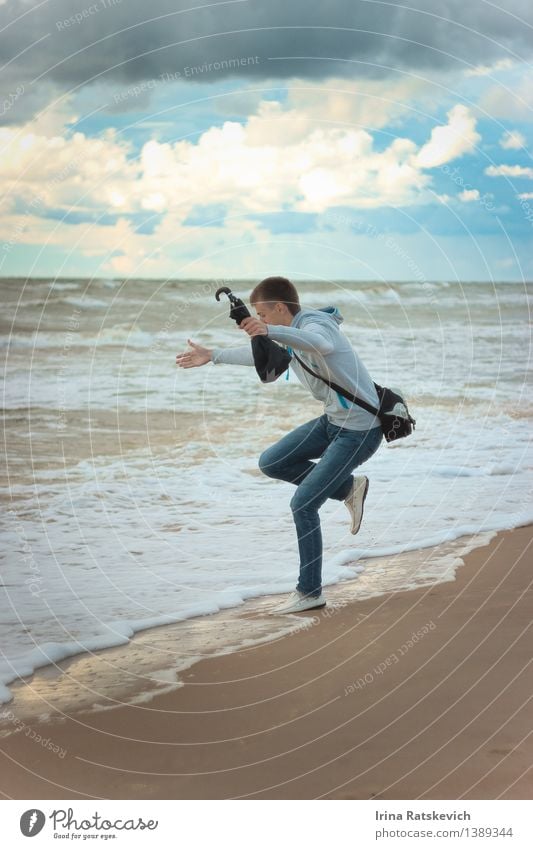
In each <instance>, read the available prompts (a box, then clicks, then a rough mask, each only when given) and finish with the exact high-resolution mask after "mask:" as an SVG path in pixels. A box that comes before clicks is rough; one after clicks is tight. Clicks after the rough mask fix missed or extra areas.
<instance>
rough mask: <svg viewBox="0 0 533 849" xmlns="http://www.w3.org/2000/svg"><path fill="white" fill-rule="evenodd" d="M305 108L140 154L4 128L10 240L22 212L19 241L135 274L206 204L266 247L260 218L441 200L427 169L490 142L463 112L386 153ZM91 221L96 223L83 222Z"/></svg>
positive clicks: (0, 164) (1, 165)
mask: <svg viewBox="0 0 533 849" xmlns="http://www.w3.org/2000/svg"><path fill="white" fill-rule="evenodd" d="M296 99H297V98H296ZM334 105H335V104H333V106H334ZM300 106H301V108H296V107H295V106H294V104H291V103H289V104H285V105H282V104H280V103H278V102H275V101H263V102H261V103H260V104H259V106H258V108H257V110H256V112H255V114H253V115H251V116H250V117H249V118H248V120H247V121H246V123H244V124H241V123H238V122H235V121H226V122H224V123H223V125H222V126H220V127H219V126H213V127H211V128H210V129H208V130H206V131H205V132H204V133H203V134H202V135H201V136H200V137H199V139H198V141H197V142H195V143H194V142H189V141H178V142H176V143H173V144H171V143H161V142H159V141H156V140H151V141H148V142H147V143H145V144H144V146H143V147H142V150H141V152H140V155H135V154H134V152H133V150H132V148H131V146H130V145H129V144H128V143H127V142H125V141H124V140H122V139H121V138H120V137H119V136H118V135H117V134H116V132H115V131H114V130H113V129H108V130H106V131H105V132H104V133H102V134H101V136H100V137H98V138H89V137H87V136H85V135H84V134H83V133H80V132H77V133H74V134H73V135H72V136H68V135H67V134H66V133H60V132H58V130H57V128H55V129H53V130H50V131H49V132H48V133H47V132H45V131H44V129H43V128H42V127H40V126H38V125H35V124H31V123H29V124H27V125H25V126H22V127H10V128H2V129H0V146H1V147H2V148H3V152H4V155H3V157H2V158H1V159H0V177H1V178H2V181H3V184H4V188H5V194H4V198H5V201H4V204H3V207H2V208H1V210H0V216H1V217H2V221H1V222H0V223H1V224H2V226H3V229H4V232H5V231H6V230H7V231H8V232H9V231H10V230H11V231H13V229H14V226H15V222H16V221H17V219H20V217H21V215H22V216H23V217H24V218H25V227H24V228H23V229H22V230H19V232H18V236H17V238H18V240H19V241H20V242H25V243H28V244H30V243H31V244H35V243H40V242H41V241H42V240H43V239H45V240H47V241H48V242H49V243H50V242H51V243H53V244H63V245H64V247H65V248H69V249H70V247H71V246H72V244H73V240H75V241H79V250H80V251H81V252H82V253H84V254H86V255H89V256H90V255H95V254H98V253H99V252H101V253H104V252H106V251H109V252H110V253H112V252H113V251H116V253H117V255H116V256H115V257H114V258H113V260H112V267H113V268H114V269H115V270H116V271H118V272H124V273H125V272H128V271H129V270H130V266H131V264H132V263H133V266H134V267H135V266H136V265H137V264H138V262H139V261H140V258H143V257H145V256H148V254H149V252H150V251H153V250H154V244H156V243H157V241H158V240H160V239H161V238H162V237H163V234H164V233H166V231H167V229H168V233H169V238H171V239H172V238H173V239H174V241H179V240H180V239H184V240H187V236H189V242H190V234H191V232H192V230H193V228H188V227H186V226H185V225H184V221H185V220H186V218H187V216H188V215H189V214H190V213H191V211H192V210H194V209H195V208H196V207H199V206H206V205H211V204H219V205H222V206H225V207H227V209H228V219H227V220H228V222H229V221H230V219H231V218H233V219H234V220H235V222H236V223H235V224H228V223H226V225H224V227H221V228H220V230H221V239H222V241H223V233H224V232H225V231H228V229H231V230H232V232H233V233H234V234H235V233H236V232H237V230H239V232H241V233H244V231H246V238H247V239H252V240H254V239H257V240H260V239H261V238H263V236H264V231H261V230H260V228H259V227H258V225H256V224H253V222H250V221H247V216H248V215H249V214H258V213H259V214H260V213H269V212H280V211H286V210H293V211H298V212H309V213H321V212H324V211H325V210H327V209H328V208H329V207H331V206H339V205H350V206H352V207H354V208H360V209H370V208H378V207H381V206H386V205H389V206H390V205H396V206H408V205H410V204H413V203H420V202H428V201H432V202H435V198H434V195H432V193H431V192H430V191H429V184H430V182H431V173H430V172H428V171H427V170H426V169H431V168H432V167H435V166H436V165H439V164H442V163H444V162H448V161H450V160H451V159H454V158H455V157H457V156H460V155H462V154H463V153H466V152H468V151H470V150H472V149H473V147H474V146H475V144H476V142H477V141H478V140H479V135H478V134H477V132H476V130H475V120H474V118H473V117H472V116H471V115H470V113H469V111H468V109H467V108H466V107H464V106H462V105H457V106H455V107H454V108H453V109H451V110H450V112H449V113H448V123H447V124H446V125H445V126H442V127H437V128H434V129H433V130H432V133H431V138H430V140H429V141H428V142H427V143H426V144H425V145H423V146H422V148H419V147H418V146H417V145H416V144H415V143H414V142H413V141H412V140H410V139H409V138H402V137H397V138H395V139H394V140H393V141H392V142H391V143H390V144H389V145H388V146H387V147H386V148H385V149H383V150H375V148H374V139H373V136H372V135H371V134H370V133H369V132H368V131H367V130H365V129H361V128H358V127H357V126H356V127H353V126H350V125H348V126H342V125H341V126H338V125H335V124H334V125H333V126H332V125H331V121H328V122H324V123H321V122H320V121H318V120H317V116H316V115H313V116H310V115H309V114H308V109H307V110H306V109H304V108H303V104H300ZM330 106H331V104H330ZM341 111H342V110H341ZM50 126H53V123H52V124H51V125H50ZM463 199H465V200H466V199H467V198H463ZM468 199H470V198H468ZM47 210H55V211H56V214H55V219H56V220H51V219H48V220H47V217H46V216H47ZM57 210H61V211H62V212H65V213H67V215H66V221H67V223H66V224H61V222H60V221H59V222H58V220H57ZM69 210H72V213H73V214H72V216H71V217H70V219H69V217H68V213H69ZM141 212H148V213H150V212H153V213H154V214H163V218H162V220H161V221H160V222H159V224H158V227H157V230H156V232H155V234H152V235H144V236H140V235H139V234H137V233H135V228H134V225H133V223H132V222H131V221H130V220H129V219H128V218H127V217H125V216H126V215H128V214H132V213H141ZM80 213H81V214H83V213H85V218H86V221H85V223H75V221H76V220H78V221H79V215H80ZM87 214H88V217H87ZM109 214H111V215H119V216H121V214H122V217H119V219H118V220H117V222H116V223H115V224H114V225H109V226H101V225H99V224H98V222H97V221H94V220H91V219H95V218H97V217H98V216H99V215H102V216H105V215H109ZM76 216H78V219H76ZM247 228H248V229H247ZM83 233H86V236H85V237H83ZM120 252H121V253H120Z"/></svg>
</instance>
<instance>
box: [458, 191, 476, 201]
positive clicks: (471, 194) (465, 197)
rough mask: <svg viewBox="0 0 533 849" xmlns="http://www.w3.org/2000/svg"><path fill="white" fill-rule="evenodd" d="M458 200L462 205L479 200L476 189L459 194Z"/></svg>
mask: <svg viewBox="0 0 533 849" xmlns="http://www.w3.org/2000/svg"><path fill="white" fill-rule="evenodd" d="M459 200H462V201H463V203H470V202H471V201H473V200H479V192H478V190H477V189H464V191H462V192H459Z"/></svg>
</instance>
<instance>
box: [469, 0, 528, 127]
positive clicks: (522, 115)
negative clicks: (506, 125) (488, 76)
mask: <svg viewBox="0 0 533 849" xmlns="http://www.w3.org/2000/svg"><path fill="white" fill-rule="evenodd" d="M532 8H533V4H532ZM513 77H515V78H514V79H513ZM516 77H517V75H516V74H512V75H511V79H510V80H509V81H507V85H505V86H504V85H495V86H491V87H490V88H489V89H488V90H487V91H485V92H484V93H483V94H482V96H481V97H480V99H479V108H480V110H482V111H484V112H485V113H486V114H487V115H490V116H491V117H492V118H504V119H506V120H511V121H528V122H529V121H531V118H532V116H533V73H532V71H531V69H530V68H522V69H520V78H516Z"/></svg>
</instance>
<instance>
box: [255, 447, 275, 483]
mask: <svg viewBox="0 0 533 849" xmlns="http://www.w3.org/2000/svg"><path fill="white" fill-rule="evenodd" d="M257 462H258V466H259V468H260V469H261V471H262V472H263V474H264V475H268V476H269V477H276V471H277V468H278V464H277V463H276V461H275V460H272V455H269V452H268V449H267V450H266V451H263V453H262V454H261V456H260V457H259V460H258V461H257Z"/></svg>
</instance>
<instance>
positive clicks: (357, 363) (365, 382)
mask: <svg viewBox="0 0 533 849" xmlns="http://www.w3.org/2000/svg"><path fill="white" fill-rule="evenodd" d="M343 321H344V319H343V316H342V315H341V314H340V312H339V310H338V309H337V307H323V308H321V309H301V310H300V311H299V312H298V313H296V315H295V316H293V319H292V322H291V324H290V326H289V327H285V326H284V325H282V324H268V325H267V328H268V336H269V337H270V339H273V340H274V342H279V344H280V345H282V346H283V347H284V348H287V349H288V351H289V353H292V352H293V350H294V351H295V352H296V353H297V355H298V356H299V358H300V359H301V360H302V361H303V362H305V364H306V365H308V366H309V368H311V369H313V371H315V372H316V373H317V374H321V375H323V376H324V377H326V378H327V379H328V380H330V381H331V382H332V383H337V384H338V385H339V386H342V388H343V389H346V390H348V391H349V392H351V393H352V394H353V395H357V397H358V398H361V399H362V400H363V401H367V403H369V404H372V405H373V406H375V407H377V406H378V404H379V399H378V395H377V392H376V389H375V387H374V383H373V381H372V378H371V377H370V375H369V373H368V371H367V369H366V367H365V366H364V364H363V362H362V361H361V359H360V358H359V356H358V355H357V354H356V352H355V351H354V350H353V348H352V346H351V344H350V341H349V340H348V338H347V337H346V336H345V335H344V333H343V332H342V330H340V328H339V325H340V324H341V323H342V322H343ZM212 362H213V363H215V364H217V363H227V364H231V365H247V366H253V364H254V359H253V354H252V346H251V340H250V343H249V344H247V345H244V346H242V347H238V348H226V349H224V348H214V349H213V352H212ZM290 369H292V370H293V372H294V374H295V375H296V377H297V378H298V380H299V381H300V383H302V384H303V386H305V387H306V388H307V389H309V391H310V392H311V394H312V395H313V397H314V398H316V399H317V401H322V402H323V404H324V412H325V413H326V415H327V417H328V419H329V420H330V422H331V423H332V424H334V425H337V426H339V427H344V428H347V429H348V430H370V429H371V428H374V427H380V422H379V419H378V418H377V416H374V415H373V414H372V413H368V412H367V411H366V410H363V408H362V407H359V405H358V404H352V403H351V402H350V401H348V399H346V398H344V397H343V396H342V395H340V394H339V393H337V392H335V390H334V389H331V387H329V386H328V385H327V383H324V382H323V381H322V380H319V379H318V378H316V377H313V376H312V375H311V374H309V373H308V372H306V370H305V369H304V368H302V366H301V365H300V363H299V362H298V361H297V360H296V359H295V358H294V357H293V359H292V360H291V364H290V366H289V369H288V371H290ZM287 376H288V375H287Z"/></svg>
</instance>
